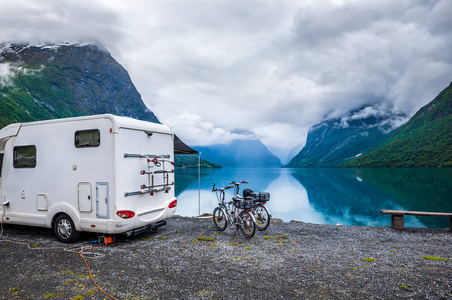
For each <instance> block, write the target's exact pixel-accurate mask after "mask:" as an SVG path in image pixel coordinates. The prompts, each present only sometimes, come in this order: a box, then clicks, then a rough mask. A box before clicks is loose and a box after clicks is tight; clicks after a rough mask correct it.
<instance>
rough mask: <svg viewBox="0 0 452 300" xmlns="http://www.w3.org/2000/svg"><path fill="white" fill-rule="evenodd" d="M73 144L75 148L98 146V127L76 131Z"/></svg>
mask: <svg viewBox="0 0 452 300" xmlns="http://www.w3.org/2000/svg"><path fill="white" fill-rule="evenodd" d="M74 144H75V147H77V148H85V147H99V145H100V131H99V130H98V129H92V130H80V131H76V132H75V140H74Z"/></svg>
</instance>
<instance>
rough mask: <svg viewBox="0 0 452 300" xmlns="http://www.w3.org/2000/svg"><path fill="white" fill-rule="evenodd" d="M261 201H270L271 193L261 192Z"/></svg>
mask: <svg viewBox="0 0 452 300" xmlns="http://www.w3.org/2000/svg"><path fill="white" fill-rule="evenodd" d="M258 200H259V201H260V202H268V201H270V193H265V192H263V193H259V199H258Z"/></svg>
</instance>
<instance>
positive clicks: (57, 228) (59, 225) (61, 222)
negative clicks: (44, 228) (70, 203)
mask: <svg viewBox="0 0 452 300" xmlns="http://www.w3.org/2000/svg"><path fill="white" fill-rule="evenodd" d="M53 233H54V234H55V236H56V238H57V239H58V240H59V241H60V242H63V243H73V242H75V241H77V240H78V239H79V238H80V236H81V232H79V231H77V230H76V229H75V225H74V222H73V221H72V219H71V217H69V216H68V215H66V214H60V215H58V217H57V218H56V219H55V221H54V222H53Z"/></svg>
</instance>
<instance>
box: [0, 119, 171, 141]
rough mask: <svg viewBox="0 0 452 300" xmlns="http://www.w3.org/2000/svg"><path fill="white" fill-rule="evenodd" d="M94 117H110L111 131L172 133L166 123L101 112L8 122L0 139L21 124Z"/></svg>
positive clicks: (16, 129)
mask: <svg viewBox="0 0 452 300" xmlns="http://www.w3.org/2000/svg"><path fill="white" fill-rule="evenodd" d="M95 119H110V120H111V122H112V124H113V125H112V132H118V131H119V129H120V128H127V129H135V130H144V131H150V132H158V133H163V134H171V135H173V130H172V129H171V127H169V126H167V125H162V124H158V123H151V122H146V121H140V120H136V119H132V118H129V117H120V116H114V115H111V114H103V115H92V116H84V117H74V118H63V119H51V120H45V121H36V122H28V123H15V124H10V125H8V126H6V127H4V128H3V129H1V130H0V140H1V139H2V138H5V137H11V136H15V135H17V133H18V132H19V129H20V127H21V126H34V125H40V124H53V123H62V122H74V121H85V120H95Z"/></svg>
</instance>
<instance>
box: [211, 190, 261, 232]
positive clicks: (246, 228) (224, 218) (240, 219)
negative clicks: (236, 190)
mask: <svg viewBox="0 0 452 300" xmlns="http://www.w3.org/2000/svg"><path fill="white" fill-rule="evenodd" d="M212 185H213V187H212V192H216V196H217V200H218V206H217V207H216V208H215V209H214V210H213V223H214V224H215V226H216V228H217V229H218V230H219V231H223V230H225V229H226V227H227V226H228V223H229V224H230V226H231V229H234V228H235V229H236V231H235V233H234V235H235V234H236V233H237V231H240V232H241V233H242V234H243V235H244V236H245V237H247V238H251V237H253V236H254V234H255V233H256V226H255V224H256V221H255V219H254V216H253V215H252V214H250V213H249V212H248V210H247V209H250V208H251V207H249V206H251V205H252V204H251V203H250V202H249V201H234V200H233V201H229V202H226V201H225V199H224V195H225V192H224V191H225V190H227V189H230V188H233V186H226V187H224V188H220V189H216V188H215V183H213V184H212Z"/></svg>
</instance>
